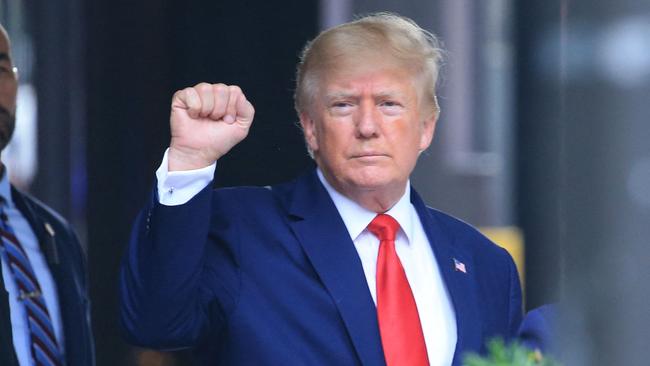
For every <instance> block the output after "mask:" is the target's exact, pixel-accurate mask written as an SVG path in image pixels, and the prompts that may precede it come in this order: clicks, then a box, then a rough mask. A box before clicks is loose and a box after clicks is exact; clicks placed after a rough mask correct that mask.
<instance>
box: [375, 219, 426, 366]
mask: <svg viewBox="0 0 650 366" xmlns="http://www.w3.org/2000/svg"><path fill="white" fill-rule="evenodd" d="M398 229H399V223H398V222H397V221H395V219H394V218H392V217H391V216H389V215H385V214H379V215H377V217H375V218H374V219H373V220H372V222H371V223H370V224H369V225H368V230H369V231H370V232H371V233H373V234H375V236H376V237H378V238H379V255H378V257H377V317H378V319H379V332H380V333H381V344H382V346H383V347H384V357H385V358H386V364H387V365H388V366H425V365H429V359H428V357H427V348H426V345H425V343H424V335H423V334H422V326H421V325H420V316H419V315H418V309H417V306H416V305H415V299H414V298H413V293H412V292H411V286H409V283H408V280H407V278H406V274H405V273H404V268H402V263H401V262H400V260H399V257H398V256H397V252H396V251H395V234H396V233H397V230H398Z"/></svg>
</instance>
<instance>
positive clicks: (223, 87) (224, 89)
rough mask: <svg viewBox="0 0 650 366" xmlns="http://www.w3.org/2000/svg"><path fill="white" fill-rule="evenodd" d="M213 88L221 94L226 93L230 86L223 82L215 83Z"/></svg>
mask: <svg viewBox="0 0 650 366" xmlns="http://www.w3.org/2000/svg"><path fill="white" fill-rule="evenodd" d="M212 88H213V89H214V91H215V92H217V93H220V94H222V93H225V92H227V91H228V86H227V85H226V84H222V83H218V84H214V85H212Z"/></svg>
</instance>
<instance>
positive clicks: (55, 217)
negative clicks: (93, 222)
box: [14, 189, 74, 236]
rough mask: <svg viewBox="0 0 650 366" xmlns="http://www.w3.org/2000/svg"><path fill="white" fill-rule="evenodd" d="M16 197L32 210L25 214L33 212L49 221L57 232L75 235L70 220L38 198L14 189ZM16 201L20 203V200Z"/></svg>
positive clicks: (42, 219) (43, 219)
mask: <svg viewBox="0 0 650 366" xmlns="http://www.w3.org/2000/svg"><path fill="white" fill-rule="evenodd" d="M14 198H18V199H20V200H22V201H23V203H24V205H25V206H26V207H27V208H28V209H29V210H30V212H29V213H24V214H33V215H35V216H36V217H38V218H39V219H40V220H41V221H44V222H47V223H49V224H50V225H52V226H53V228H54V230H55V231H56V232H57V234H58V233H65V234H66V235H68V236H74V233H73V231H72V227H71V226H70V224H69V223H68V221H67V220H66V219H64V218H63V216H61V215H60V214H59V213H58V212H56V211H54V209H52V208H51V207H50V206H48V205H46V204H45V203H43V202H42V201H40V200H39V199H38V198H36V197H34V196H32V195H30V194H28V193H25V192H22V191H19V190H17V189H14ZM16 203H17V204H19V203H18V202H16ZM57 229H58V230H57Z"/></svg>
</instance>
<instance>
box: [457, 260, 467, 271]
mask: <svg viewBox="0 0 650 366" xmlns="http://www.w3.org/2000/svg"><path fill="white" fill-rule="evenodd" d="M454 270H455V271H457V272H463V273H467V268H465V263H463V262H461V261H459V260H458V259H456V258H454Z"/></svg>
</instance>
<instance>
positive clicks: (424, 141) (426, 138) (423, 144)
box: [420, 112, 438, 152]
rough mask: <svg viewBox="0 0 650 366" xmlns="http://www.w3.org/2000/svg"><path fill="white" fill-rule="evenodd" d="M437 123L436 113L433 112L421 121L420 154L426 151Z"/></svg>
mask: <svg viewBox="0 0 650 366" xmlns="http://www.w3.org/2000/svg"><path fill="white" fill-rule="evenodd" d="M437 122H438V113H437V112H433V113H431V114H430V115H429V116H428V117H427V118H425V119H424V120H423V121H422V133H421V134H420V152H422V151H424V150H426V149H427V148H428V147H429V145H431V141H432V140H433V135H434V132H435V131H436V123H437Z"/></svg>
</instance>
